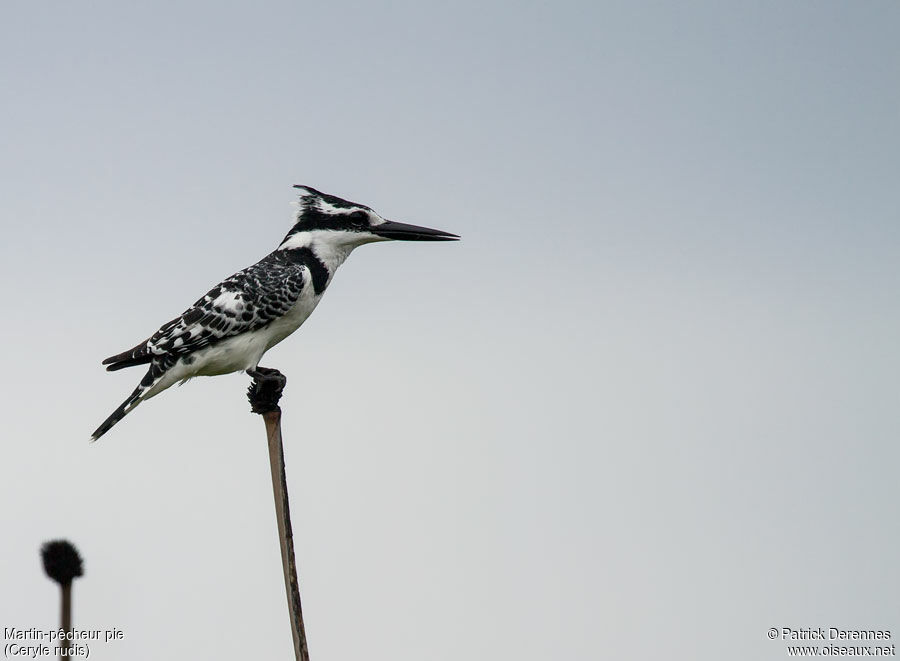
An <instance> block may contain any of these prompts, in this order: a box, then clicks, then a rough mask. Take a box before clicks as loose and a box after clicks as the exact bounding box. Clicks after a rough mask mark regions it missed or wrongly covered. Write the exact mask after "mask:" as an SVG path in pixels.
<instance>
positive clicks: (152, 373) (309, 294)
mask: <svg viewBox="0 0 900 661" xmlns="http://www.w3.org/2000/svg"><path fill="white" fill-rule="evenodd" d="M294 188H297V189H299V191H300V202H299V210H298V211H297V215H296V218H295V222H294V226H293V227H292V228H291V231H290V232H288V233H287V236H285V237H284V239H283V240H282V241H281V244H280V245H279V246H278V247H277V248H276V249H275V251H274V252H272V253H270V254H268V255H266V256H265V257H263V258H262V259H261V260H260V261H258V262H257V263H256V264H254V265H253V266H249V267H247V268H245V269H244V270H243V271H238V272H237V273H235V274H234V275H232V276H231V277H229V278H226V279H225V280H223V281H222V282H220V283H219V284H217V285H216V286H215V287H213V288H212V289H210V290H209V291H208V292H207V293H206V295H205V296H203V297H202V298H201V299H200V300H198V301H197V302H196V303H194V305H192V306H191V307H190V308H188V309H187V310H185V311H184V313H183V314H182V315H181V316H179V317H177V318H175V319H173V320H172V321H170V322H169V323H167V324H164V325H163V326H162V327H160V329H159V330H158V331H156V332H155V333H154V334H153V335H152V336H151V337H150V338H149V339H147V340H145V341H144V342H141V343H140V344H138V345H137V346H136V347H134V348H133V349H129V350H128V351H124V352H122V353H120V354H116V355H115V356H110V357H109V358H107V359H106V360H104V361H103V364H104V365H107V368H106V369H107V370H109V371H114V370H120V369H122V368H123V367H131V366H133V365H144V364H146V363H149V364H150V369H148V370H147V373H146V374H145V375H144V378H143V379H141V382H140V384H139V385H138V387H137V388H135V390H134V392H133V393H131V395H129V396H128V399H126V400H125V401H124V402H122V405H121V406H119V408H117V409H116V410H115V411H113V413H112V415H110V416H109V417H108V418H107V419H106V420H104V421H103V424H102V425H100V426H99V427H98V428H97V431H95V432H94V433H93V435H92V436H91V440H94V441H96V440H97V439H98V438H100V437H101V436H103V434H105V433H106V432H108V431H109V430H110V428H111V427H112V426H113V425H114V424H116V423H117V422H118V421H119V420H121V419H122V418H124V417H125V416H126V415H127V414H128V413H130V412H131V411H132V410H133V409H134V408H135V407H136V406H137V405H138V404H140V403H141V402H142V401H144V400H145V399H149V398H151V397H153V396H154V395H158V394H159V393H161V392H162V391H163V390H165V389H166V388H168V387H169V386H171V385H173V384H175V383H178V382H182V383H183V382H184V381H187V380H188V379H190V378H191V377H194V376H214V375H217V374H228V373H230V372H238V371H241V370H246V371H247V373H248V374H250V375H251V376H254V377H256V376H258V375H260V374H263V373H265V371H266V370H265V368H259V361H260V358H262V356H263V354H264V353H265V352H266V351H268V350H269V349H271V348H272V347H273V346H275V345H276V344H278V343H279V342H281V341H282V340H283V339H284V338H286V337H287V336H288V335H290V334H291V333H293V332H294V331H295V330H297V329H298V328H299V327H300V325H301V324H302V323H303V322H304V321H306V318H307V317H309V315H310V314H311V313H312V311H313V310H314V309H315V307H316V305H317V304H318V303H319V300H320V299H321V298H322V294H324V293H325V289H326V287H328V284H329V283H330V282H331V279H332V278H333V277H334V273H335V271H337V268H338V267H339V266H340V265H341V264H342V263H343V262H344V260H345V259H347V256H348V255H349V254H350V252H351V251H352V250H353V249H354V248H356V247H357V246H361V245H363V244H364V243H372V242H374V241H389V240H391V239H399V240H402V241H453V240H456V239H458V238H459V237H458V236H456V235H455V234H449V233H448V232H442V231H440V230H433V229H429V228H427V227H417V226H415V225H406V224H404V223H395V222H392V221H389V220H385V219H384V218H382V217H381V216H379V215H378V214H377V213H375V212H374V211H373V210H372V209H370V208H369V207H367V206H365V205H364V204H357V203H355V202H348V201H347V200H342V199H341V198H339V197H335V196H334V195H326V194H325V193H320V192H319V191H317V190H315V189H314V188H310V187H309V186H295V187H294Z"/></svg>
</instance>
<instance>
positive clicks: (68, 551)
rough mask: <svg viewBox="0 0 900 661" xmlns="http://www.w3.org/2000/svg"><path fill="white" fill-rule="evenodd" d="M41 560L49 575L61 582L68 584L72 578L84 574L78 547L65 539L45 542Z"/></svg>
mask: <svg viewBox="0 0 900 661" xmlns="http://www.w3.org/2000/svg"><path fill="white" fill-rule="evenodd" d="M41 560H43V562H44V571H45V572H47V576H49V577H50V578H51V579H53V580H54V581H56V582H57V583H59V584H60V585H68V584H70V583H71V582H72V579H74V578H78V577H79V576H81V575H83V574H84V568H83V567H82V565H81V556H80V555H78V551H77V549H76V548H75V547H74V546H72V544H70V543H69V542H67V541H66V540H64V539H55V540H53V541H52V542H45V543H44V545H43V546H41Z"/></svg>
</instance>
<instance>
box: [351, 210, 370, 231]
mask: <svg viewBox="0 0 900 661" xmlns="http://www.w3.org/2000/svg"><path fill="white" fill-rule="evenodd" d="M350 224H351V225H353V227H365V226H366V225H368V224H369V215H368V214H367V213H366V212H365V211H354V212H353V213H351V214H350Z"/></svg>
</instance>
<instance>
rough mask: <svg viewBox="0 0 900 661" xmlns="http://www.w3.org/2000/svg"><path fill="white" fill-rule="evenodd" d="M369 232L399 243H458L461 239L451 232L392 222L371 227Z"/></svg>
mask: <svg viewBox="0 0 900 661" xmlns="http://www.w3.org/2000/svg"><path fill="white" fill-rule="evenodd" d="M369 231H370V232H372V234H377V235H378V236H383V237H384V238H385V239H395V240H397V241H456V240H457V239H459V237H458V236H456V235H455V234H450V233H449V232H442V231H441V230H433V229H430V228H428V227H419V226H417V225H407V224H406V223H394V222H392V221H388V222H386V223H382V224H381V225H376V226H375V227H370V228H369Z"/></svg>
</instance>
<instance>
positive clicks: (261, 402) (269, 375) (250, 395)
mask: <svg viewBox="0 0 900 661" xmlns="http://www.w3.org/2000/svg"><path fill="white" fill-rule="evenodd" d="M247 374H249V375H250V376H251V377H253V383H251V384H250V388H248V389H247V399H249V400H250V409H251V410H252V411H253V412H254V413H270V412H272V411H280V410H281V409H280V408H279V407H278V400H280V399H281V391H282V390H284V386H285V385H286V384H287V377H285V375H284V374H282V373H281V372H279V371H278V370H276V369H272V368H270V367H259V366H257V367H256V369H249V370H247Z"/></svg>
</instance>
